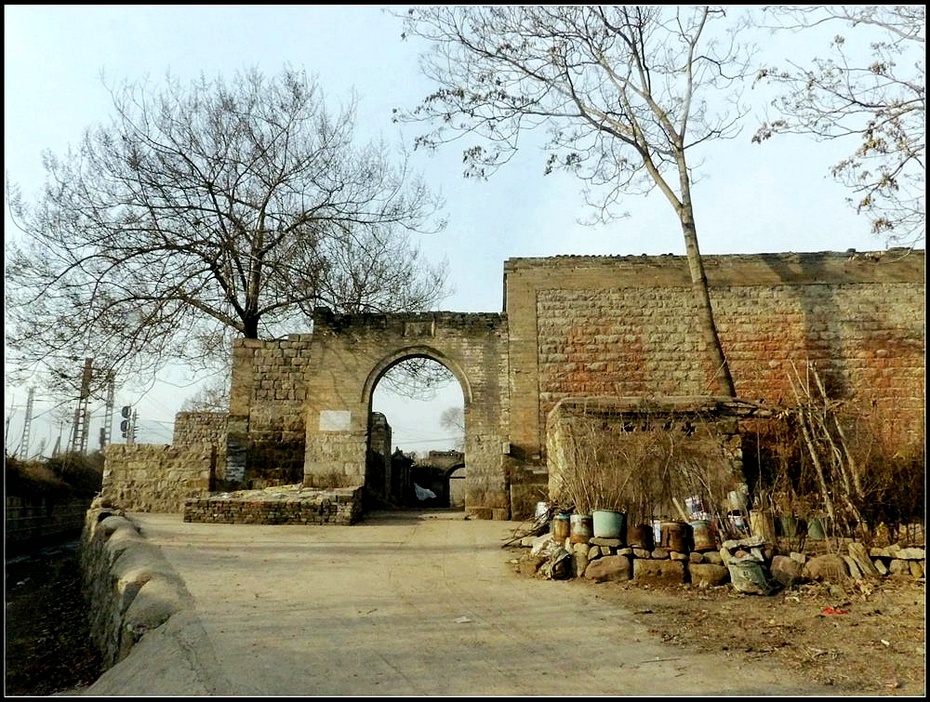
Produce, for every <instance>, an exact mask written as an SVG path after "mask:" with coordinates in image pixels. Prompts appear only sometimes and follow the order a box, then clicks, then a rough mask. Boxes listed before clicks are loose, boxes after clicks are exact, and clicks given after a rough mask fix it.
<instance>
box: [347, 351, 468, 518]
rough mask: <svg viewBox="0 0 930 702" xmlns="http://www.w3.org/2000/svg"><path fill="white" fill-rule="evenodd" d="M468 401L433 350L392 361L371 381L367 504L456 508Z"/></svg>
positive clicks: (369, 505) (397, 506)
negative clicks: (456, 470) (454, 482)
mask: <svg viewBox="0 0 930 702" xmlns="http://www.w3.org/2000/svg"><path fill="white" fill-rule="evenodd" d="M466 387H467V386H466ZM465 403H466V392H465V389H464V388H463V385H462V381H461V380H460V379H459V378H458V377H457V375H456V373H455V372H453V371H452V370H451V369H450V368H449V367H448V366H447V365H445V364H444V363H443V362H442V361H440V360H439V359H437V358H434V357H433V356H432V355H429V354H427V353H423V352H422V350H418V351H417V352H413V353H410V354H409V355H404V354H398V355H397V357H396V358H393V359H389V360H388V361H387V363H386V364H385V367H384V369H383V370H382V372H381V373H380V375H379V376H378V377H377V379H376V380H375V382H374V383H373V384H372V386H371V397H370V402H369V406H370V410H369V431H368V443H367V450H366V455H367V460H366V469H365V487H366V490H365V493H366V502H367V504H366V508H368V509H371V508H379V507H384V508H394V509H396V508H421V509H422V508H451V507H453V500H452V495H451V490H450V476H449V474H450V467H451V466H452V465H454V464H458V465H462V466H463V465H464V460H465ZM463 507H464V505H463V504H461V500H458V501H457V502H456V504H455V508H456V509H463Z"/></svg>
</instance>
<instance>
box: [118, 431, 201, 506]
mask: <svg viewBox="0 0 930 702" xmlns="http://www.w3.org/2000/svg"><path fill="white" fill-rule="evenodd" d="M216 465H217V459H216V450H215V449H213V448H212V447H211V446H209V445H207V444H195V445H193V446H171V445H169V444H135V445H127V444H110V445H109V446H107V448H106V460H105V462H104V467H103V486H102V488H101V491H100V496H101V498H104V499H106V500H108V501H109V502H110V503H112V504H117V505H119V506H120V507H121V508H122V509H124V510H126V511H128V512H164V513H169V514H175V513H177V514H180V513H181V512H183V511H184V501H185V500H186V499H188V498H193V497H200V496H202V495H205V494H206V493H207V492H208V491H209V490H210V486H211V482H212V481H213V479H214V478H213V476H215V473H216Z"/></svg>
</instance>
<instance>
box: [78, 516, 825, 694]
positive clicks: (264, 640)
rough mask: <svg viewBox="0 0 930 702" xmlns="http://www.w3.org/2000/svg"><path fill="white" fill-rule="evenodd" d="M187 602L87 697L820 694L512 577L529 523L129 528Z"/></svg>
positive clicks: (546, 585)
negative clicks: (516, 540)
mask: <svg viewBox="0 0 930 702" xmlns="http://www.w3.org/2000/svg"><path fill="white" fill-rule="evenodd" d="M127 516H128V518H129V519H130V520H131V521H132V522H133V523H134V524H136V525H137V526H138V527H139V528H140V529H141V532H142V535H143V536H144V537H145V539H146V540H147V541H148V542H151V543H152V544H155V545H157V546H158V547H159V548H160V550H161V551H162V553H163V554H164V556H165V558H166V559H167V561H168V562H169V564H170V566H171V567H172V568H173V569H174V570H175V571H176V572H177V574H178V575H180V577H181V579H182V580H183V582H184V584H185V587H186V588H187V590H188V591H189V592H190V594H191V595H192V599H191V601H190V603H189V604H187V605H185V608H184V609H182V611H180V612H178V613H176V614H174V615H173V616H172V617H171V618H170V619H169V620H168V621H167V622H166V623H165V624H163V625H162V626H160V627H159V628H157V629H155V630H153V631H149V632H147V633H146V634H145V635H144V636H143V638H142V639H141V640H140V641H139V642H138V643H137V644H136V646H135V647H134V648H133V649H132V651H131V652H130V654H129V656H128V657H126V658H125V659H124V660H122V661H121V662H119V663H117V664H116V665H115V666H114V667H112V668H111V669H109V670H108V671H107V672H106V673H104V675H103V676H102V677H101V678H100V679H99V680H98V681H97V682H96V683H95V684H94V685H93V686H91V687H90V688H88V689H85V690H84V691H83V694H85V695H155V696H158V695H204V694H212V695H236V696H255V695H264V696H269V695H450V696H451V695H456V696H458V695H473V696H474V695H481V696H487V695H534V696H535V695H553V696H555V695H568V696H578V695H584V696H587V695H628V696H633V695H650V696H657V695H661V696H671V695H674V696H682V695H732V696H743V695H780V696H781V695H788V696H794V695H821V694H828V693H829V689H815V688H812V687H811V686H810V685H809V684H805V683H802V682H801V681H800V679H792V678H789V677H786V673H785V672H784V670H783V669H782V670H781V671H778V670H776V669H775V668H770V667H767V665H766V663H765V662H764V661H760V662H759V663H758V664H754V665H753V666H752V669H751V670H747V669H745V667H743V668H740V666H739V665H738V663H737V662H736V661H734V660H730V659H729V658H727V657H724V656H722V655H719V654H718V655H711V654H692V653H688V652H685V651H683V650H682V649H681V648H678V647H671V646H669V645H667V644H663V643H662V642H661V641H659V640H658V638H656V637H655V636H654V635H651V634H649V633H648V632H647V630H646V628H645V626H643V625H641V624H639V623H637V622H636V620H635V615H634V614H633V613H632V612H629V611H625V610H624V609H622V608H620V607H617V606H614V605H610V604H606V603H604V602H603V601H601V600H599V599H596V598H595V596H594V594H593V593H592V592H590V591H589V589H588V588H578V587H572V585H571V583H569V582H562V581H546V580H539V579H533V578H526V577H520V576H518V575H516V574H515V573H514V572H513V570H512V568H511V567H510V565H509V564H508V562H507V560H508V555H509V554H508V551H507V550H506V549H503V548H502V545H503V544H504V543H505V542H506V541H507V540H509V539H510V538H512V537H513V535H514V534H515V533H516V531H517V530H518V529H519V528H520V526H521V525H520V523H518V522H504V521H485V520H466V519H464V517H463V515H462V514H461V513H460V512H452V511H443V510H438V511H425V512H392V513H374V514H371V515H368V516H366V517H365V518H364V519H363V520H362V521H361V522H360V523H358V524H356V525H353V526H333V525H329V526H298V525H278V526H266V525H230V524H202V523H185V522H183V521H182V517H181V515H175V514H172V515H168V514H142V513H129V514H128V515H127Z"/></svg>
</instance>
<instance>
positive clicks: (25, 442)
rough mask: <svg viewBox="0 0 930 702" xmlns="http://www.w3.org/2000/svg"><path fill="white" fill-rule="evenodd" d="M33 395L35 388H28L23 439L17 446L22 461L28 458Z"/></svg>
mask: <svg viewBox="0 0 930 702" xmlns="http://www.w3.org/2000/svg"><path fill="white" fill-rule="evenodd" d="M35 393H36V389H35V388H29V394H28V395H27V396H26V419H25V421H24V422H23V438H22V441H20V444H19V445H20V447H21V448H22V451H23V458H24V459H28V458H29V432H30V431H31V430H32V402H33V400H34V399H35Z"/></svg>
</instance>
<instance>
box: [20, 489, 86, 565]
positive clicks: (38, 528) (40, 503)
mask: <svg viewBox="0 0 930 702" xmlns="http://www.w3.org/2000/svg"><path fill="white" fill-rule="evenodd" d="M91 500H92V498H91V497H70V496H68V497H33V498H27V497H18V496H16V495H7V496H6V512H5V514H4V517H5V524H6V534H5V537H6V549H7V553H11V552H14V551H20V550H21V549H25V548H28V547H31V546H32V545H34V544H38V543H42V542H44V541H50V540H55V539H62V538H66V537H68V536H78V535H80V533H81V530H82V529H83V527H84V515H85V513H86V512H87V508H88V507H89V506H90V503H91Z"/></svg>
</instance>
